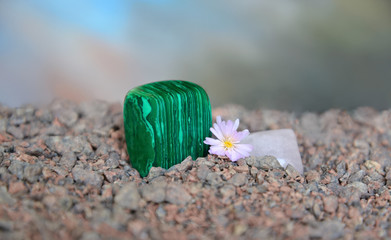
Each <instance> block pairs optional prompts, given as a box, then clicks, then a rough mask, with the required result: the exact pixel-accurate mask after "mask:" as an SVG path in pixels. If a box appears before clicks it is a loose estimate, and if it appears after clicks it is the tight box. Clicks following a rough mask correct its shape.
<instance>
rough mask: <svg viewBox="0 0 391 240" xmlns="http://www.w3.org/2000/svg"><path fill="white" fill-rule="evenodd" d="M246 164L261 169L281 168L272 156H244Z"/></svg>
mask: <svg viewBox="0 0 391 240" xmlns="http://www.w3.org/2000/svg"><path fill="white" fill-rule="evenodd" d="M246 162H247V165H249V166H254V167H256V168H258V169H262V170H270V169H283V167H282V166H281V165H280V163H279V162H278V160H277V159H276V158H275V157H273V156H263V157H255V156H252V157H248V158H246Z"/></svg>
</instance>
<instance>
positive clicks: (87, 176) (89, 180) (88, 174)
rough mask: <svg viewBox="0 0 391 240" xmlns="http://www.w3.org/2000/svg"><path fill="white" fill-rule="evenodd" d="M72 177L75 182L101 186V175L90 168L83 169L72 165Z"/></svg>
mask: <svg viewBox="0 0 391 240" xmlns="http://www.w3.org/2000/svg"><path fill="white" fill-rule="evenodd" d="M72 175H73V179H74V180H75V181H76V182H79V183H83V184H89V185H92V186H95V187H98V188H99V187H101V186H102V183H103V176H102V175H101V174H98V173H96V172H94V171H91V170H85V169H83V168H81V167H78V166H76V167H74V168H73V170H72Z"/></svg>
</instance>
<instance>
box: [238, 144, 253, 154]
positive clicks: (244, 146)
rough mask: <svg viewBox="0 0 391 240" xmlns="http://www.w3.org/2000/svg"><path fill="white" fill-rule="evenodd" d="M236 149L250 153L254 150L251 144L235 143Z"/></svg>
mask: <svg viewBox="0 0 391 240" xmlns="http://www.w3.org/2000/svg"><path fill="white" fill-rule="evenodd" d="M235 148H236V149H240V151H245V152H248V153H250V152H251V151H252V150H253V146H252V145H251V144H243V143H242V144H235Z"/></svg>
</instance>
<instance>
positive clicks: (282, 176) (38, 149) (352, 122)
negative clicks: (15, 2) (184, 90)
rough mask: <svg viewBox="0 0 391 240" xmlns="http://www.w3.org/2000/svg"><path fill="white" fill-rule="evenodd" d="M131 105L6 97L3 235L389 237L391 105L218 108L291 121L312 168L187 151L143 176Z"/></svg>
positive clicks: (1, 144) (247, 117) (0, 168)
mask: <svg viewBox="0 0 391 240" xmlns="http://www.w3.org/2000/svg"><path fill="white" fill-rule="evenodd" d="M121 108H122V107H121V105H120V104H110V103H106V102H93V103H83V104H79V105H78V104H75V103H71V102H66V101H55V102H53V103H52V104H50V105H49V106H47V107H46V108H33V107H31V106H27V107H22V108H17V109H10V108H6V107H4V106H1V105H0V238H1V239H59V238H61V239H83V240H87V239H129V238H136V239H216V238H223V239H387V238H388V239H390V237H391V218H390V213H391V208H390V199H391V198H390V186H391V156H390V153H391V151H390V150H391V111H382V112H378V111H376V110H374V109H371V108H359V109H357V110H355V111H352V112H346V111H342V110H335V109H332V110H329V111H327V112H324V113H321V114H316V113H303V114H295V113H289V112H281V111H274V110H265V109H261V110H257V111H248V110H246V109H244V108H243V107H240V106H235V105H231V106H226V107H223V108H217V109H214V111H213V114H214V115H222V116H223V117H226V118H227V117H228V118H234V117H239V118H240V119H241V123H242V124H241V128H248V129H249V130H250V131H256V130H270V129H279V128H292V129H293V130H294V131H295V133H296V135H297V138H298V143H299V147H300V151H301V155H302V158H303V163H304V169H305V173H304V176H301V175H299V174H298V173H297V172H296V171H295V170H294V169H291V168H288V169H287V170H283V169H281V168H280V167H279V165H278V164H276V160H275V158H273V157H263V158H248V159H245V160H239V161H238V162H236V163H231V162H229V161H226V160H224V159H219V158H217V157H215V156H208V157H206V158H198V159H194V161H193V160H192V159H190V158H187V159H185V160H184V161H183V162H182V163H181V164H178V165H175V166H173V167H172V168H170V169H169V170H164V169H161V168H152V170H151V172H150V174H149V175H148V176H147V177H145V178H140V176H139V174H138V173H137V171H136V170H134V169H133V168H132V167H131V165H129V163H128V156H127V153H126V148H125V142H124V135H123V126H122V112H121V110H122V109H121Z"/></svg>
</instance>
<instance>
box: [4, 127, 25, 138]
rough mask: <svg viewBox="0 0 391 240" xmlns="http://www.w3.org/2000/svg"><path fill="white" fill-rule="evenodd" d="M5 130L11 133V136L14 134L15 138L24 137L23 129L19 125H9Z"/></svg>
mask: <svg viewBox="0 0 391 240" xmlns="http://www.w3.org/2000/svg"><path fill="white" fill-rule="evenodd" d="M7 132H8V133H9V134H11V135H12V136H14V137H15V138H17V139H23V138H24V134H23V131H22V129H21V128H19V127H15V126H10V127H8V129H7Z"/></svg>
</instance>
